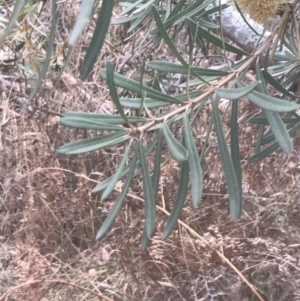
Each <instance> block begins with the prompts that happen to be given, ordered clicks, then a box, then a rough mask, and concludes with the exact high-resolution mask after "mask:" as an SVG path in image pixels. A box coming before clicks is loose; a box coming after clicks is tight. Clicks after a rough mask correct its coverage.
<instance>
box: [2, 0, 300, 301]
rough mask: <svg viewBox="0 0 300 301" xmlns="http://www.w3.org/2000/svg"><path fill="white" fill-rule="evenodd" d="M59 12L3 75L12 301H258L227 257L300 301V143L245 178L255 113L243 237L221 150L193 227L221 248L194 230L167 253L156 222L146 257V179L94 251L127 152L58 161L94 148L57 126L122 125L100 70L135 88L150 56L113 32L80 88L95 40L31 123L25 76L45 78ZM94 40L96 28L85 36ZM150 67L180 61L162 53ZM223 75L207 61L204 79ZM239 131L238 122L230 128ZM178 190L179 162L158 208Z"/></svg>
mask: <svg viewBox="0 0 300 301" xmlns="http://www.w3.org/2000/svg"><path fill="white" fill-rule="evenodd" d="M38 5H42V3H38ZM78 7H79V4H78V2H77V1H64V2H61V3H60V4H59V7H58V14H59V21H58V30H57V35H56V48H55V55H57V58H58V60H57V62H58V64H59V59H61V51H62V49H63V44H64V42H65V41H66V39H67V37H68V34H69V31H70V29H71V28H72V24H74V21H75V18H76V14H77V11H78ZM49 11H50V10H49V8H48V4H46V7H45V9H44V10H43V11H42V13H41V14H40V15H38V10H36V11H35V13H33V14H31V15H30V17H29V16H27V18H25V19H24V21H23V22H22V23H21V24H20V26H19V28H16V29H15V30H14V32H13V33H12V34H11V35H10V36H9V38H8V40H7V42H6V43H5V45H4V47H3V49H2V51H1V57H0V59H1V60H2V62H3V60H4V59H5V58H6V59H7V58H12V56H13V52H14V49H15V48H16V46H17V45H18V44H19V43H20V41H25V35H26V33H27V34H28V33H30V32H31V33H32V34H31V38H30V40H26V46H25V48H24V51H23V52H19V53H17V55H16V58H17V60H16V62H15V63H14V64H13V65H12V66H11V68H9V70H7V71H5V72H2V74H1V75H0V89H1V107H0V114H1V119H0V120H1V125H0V133H1V145H0V147H1V152H0V162H1V174H0V184H1V186H0V191H1V205H0V222H1V224H0V225H1V228H0V273H1V274H0V300H1V301H2V300H11V301H12V300H15V301H19V300H23V301H27V300H28V301H29V300H30V301H32V300H43V301H46V300H74V301H77V300H97V299H99V298H100V299H101V298H103V300H128V301H134V300H137V301H138V300H139V301H140V300H162V301H163V300H166V301H167V300H168V301H171V300H172V301H175V300H176V301H179V300H186V301H189V300H191V301H196V300H199V301H200V300H203V301H212V300H232V301H233V300H235V301H242V300H245V301H246V300H256V299H255V297H254V296H253V295H252V292H251V291H250V289H249V288H248V287H247V286H246V285H245V284H244V283H243V282H242V281H241V279H240V278H239V277H238V276H237V275H236V274H235V272H233V271H232V270H231V268H230V267H228V265H227V264H226V263H225V262H224V261H223V260H221V259H220V257H219V256H217V255H216V252H215V250H218V251H219V252H221V253H222V254H224V256H226V257H227V258H228V259H229V260H230V261H231V262H232V263H233V264H234V265H235V266H236V267H237V268H238V269H239V270H240V272H241V273H243V274H244V275H245V276H246V277H247V279H248V280H249V281H250V282H251V283H252V284H253V285H255V287H256V288H257V290H258V291H259V292H260V294H261V295H262V296H263V297H264V298H265V300H274V301H275V300H276V301H280V300H282V301H283V300H284V301H288V300H291V301H292V300H293V301H297V300H300V277H299V275H300V273H299V271H300V244H299V241H300V231H299V226H300V219H299V216H300V197H299V191H300V184H299V183H300V171H299V167H300V162H299V158H300V141H299V139H295V141H294V142H295V151H294V153H293V154H292V155H291V156H286V155H284V154H282V153H280V152H278V153H275V154H273V155H272V156H270V157H269V158H267V159H265V160H264V161H262V162H259V163H255V164H247V162H246V159H247V158H248V157H249V154H250V152H251V149H250V147H249V144H250V142H252V141H253V140H254V137H255V134H256V129H255V128H254V127H253V126H250V125H249V124H248V123H247V120H248V119H249V117H250V116H251V115H252V114H253V112H255V110H256V108H255V107H253V106H252V105H251V104H249V103H248V102H247V101H246V100H245V101H244V107H243V111H240V112H239V114H240V119H239V122H240V125H241V133H240V141H241V153H242V156H243V157H242V159H243V187H244V214H243V217H242V218H241V219H240V220H239V222H236V223H235V222H233V221H231V220H230V219H229V214H228V199H227V195H226V186H225V183H224V180H223V179H222V169H221V166H220V161H219V155H218V149H217V147H216V146H215V145H212V148H211V151H210V152H209V153H208V154H207V156H206V158H205V162H204V164H203V168H204V170H205V194H204V199H203V201H202V203H201V205H200V207H199V209H197V210H193V209H192V208H191V206H190V202H189V200H187V202H186V206H185V208H184V211H183V214H182V216H181V220H182V221H183V222H184V223H185V224H187V225H189V227H191V228H193V229H194V230H195V231H197V232H198V233H199V234H200V235H201V236H203V237H204V238H205V239H206V240H208V241H209V243H210V244H211V246H212V248H208V247H207V246H205V245H204V244H203V243H202V242H201V241H200V240H199V239H197V238H195V237H193V236H192V235H191V234H189V232H188V231H187V230H186V228H185V227H182V226H180V227H179V228H178V230H177V231H175V232H174V234H173V235H172V236H171V238H170V239H168V240H167V241H165V242H163V241H162V240H161V233H162V229H163V225H164V223H165V221H166V215H165V214H164V213H163V212H162V211H158V222H157V228H156V232H155V235H154V237H153V241H152V244H151V246H150V248H149V250H148V252H142V251H141V250H140V241H141V234H142V222H143V220H142V216H143V204H142V199H141V198H142V193H143V192H142V190H141V183H140V179H139V178H138V177H137V178H136V180H135V181H134V183H133V185H132V187H131V191H130V195H129V196H128V198H127V202H126V206H124V208H123V210H122V212H121V215H120V216H119V217H118V219H117V221H116V224H115V227H114V229H113V230H112V231H111V232H110V233H109V234H108V235H107V236H106V237H105V239H103V240H102V241H101V242H95V240H94V239H95V233H96V232H97V230H98V229H99V226H100V224H101V222H102V221H103V220H104V218H105V217H106V216H107V213H108V212H109V210H110V208H111V206H112V204H113V202H114V199H115V196H116V195H117V193H118V192H117V191H116V192H115V193H114V194H113V195H112V196H111V197H110V199H109V200H108V201H106V202H104V203H100V202H99V200H98V197H97V195H91V193H90V192H91V189H92V188H93V187H94V185H95V182H98V181H101V180H103V179H105V178H106V177H108V176H110V175H111V174H112V171H113V170H115V168H116V167H117V164H118V162H120V160H121V158H122V153H123V151H124V149H123V146H119V148H114V149H107V150H106V151H101V152H100V151H99V152H95V153H92V154H88V155H83V156H69V157H67V156H62V155H58V154H57V153H56V151H55V150H56V149H57V148H58V147H59V146H60V145H62V144H64V143H66V142H69V141H72V140H75V139H78V138H80V137H87V136H90V135H94V133H90V132H88V133H87V132H84V131H79V130H69V129H66V128H64V127H62V126H59V117H60V116H61V114H63V113H64V112H65V111H70V110H82V111H92V112H105V113H114V108H113V106H112V103H111V101H110V98H109V92H108V89H107V87H106V84H105V83H104V82H103V81H101V80H100V78H99V76H98V74H99V70H98V69H97V68H99V69H100V68H101V67H103V64H104V63H105V61H106V60H108V59H110V60H113V61H114V63H115V64H116V66H117V69H118V70H119V71H121V72H123V73H126V74H128V75H130V76H135V74H136V72H137V67H136V65H135V64H136V63H138V62H139V60H140V58H141V56H142V52H144V53H145V49H140V48H139V49H138V50H137V51H136V52H135V55H134V56H132V49H134V45H133V42H132V41H128V42H126V43H121V42H120V41H121V39H122V38H123V37H124V35H126V29H125V28H123V27H112V29H111V36H110V41H109V42H108V43H107V44H106V47H105V49H104V51H103V53H102V55H101V58H99V63H98V64H97V67H96V70H95V72H94V73H93V74H92V75H91V76H90V78H89V80H88V81H87V82H80V81H79V80H78V77H77V75H78V71H79V66H80V63H81V60H82V57H83V53H84V51H85V48H86V47H85V46H86V45H87V43H88V42H87V40H86V37H87V36H88V35H86V37H85V38H82V39H81V41H80V42H79V45H78V47H77V48H76V50H75V53H74V55H73V58H72V61H71V63H70V65H69V66H68V68H67V70H66V72H65V74H64V76H63V78H62V80H61V82H60V84H59V86H58V88H57V89H56V91H55V93H54V95H52V96H49V93H48V92H49V86H51V83H52V82H53V81H54V79H55V76H56V73H55V70H54V69H52V70H51V71H50V72H49V75H48V78H47V81H46V82H45V83H44V86H43V87H42V89H41V91H40V93H39V96H38V97H37V98H36V99H35V100H34V102H33V103H32V104H30V105H29V107H28V109H27V110H25V111H23V105H24V101H25V99H26V96H27V95H28V92H30V85H32V83H33V81H34V76H33V75H30V74H25V72H23V70H22V68H21V67H20V66H22V65H23V66H25V65H26V66H27V70H29V69H30V68H31V69H32V70H33V71H34V70H35V71H38V70H37V69H38V68H39V66H38V65H37V62H36V57H38V56H39V55H40V56H43V55H44V50H43V44H44V42H45V37H46V36H47V31H48V28H47V26H46V24H47V22H48V20H49ZM26 20H27V21H26ZM33 25H34V26H33ZM26 26H28V27H26ZM93 26H94V24H93V22H91V24H90V25H89V28H88V29H87V31H89V30H90V29H91V28H92V27H93ZM22 28H23V30H22ZM26 28H27V29H26ZM135 43H137V41H136V42H135ZM181 47H182V41H181ZM149 51H150V50H149ZM152 55H153V56H157V57H159V56H163V55H164V56H168V55H169V54H168V52H167V51H166V50H165V49H162V50H161V51H160V52H158V53H154V52H153V53H152ZM170 60H172V58H171V57H170ZM214 63H215V62H214V61H207V60H205V59H204V58H200V59H199V64H202V65H207V64H214ZM28 66H30V67H28ZM36 68H37V69H36ZM225 107H226V102H224V106H221V108H220V110H221V111H222V110H223V111H225V109H223V108H225ZM210 114H211V108H210V107H209V105H207V106H206V107H205V108H204V109H203V113H201V114H200V115H199V117H198V118H197V120H196V122H195V124H194V129H193V131H194V134H195V137H196V139H197V141H198V142H199V143H198V145H199V151H200V149H201V143H202V142H203V139H204V138H205V135H206V127H207V122H208V116H210ZM228 120H229V116H227V115H226V118H225V124H226V123H228V122H227V121H228ZM228 124H229V123H228ZM227 130H229V128H227ZM177 134H178V135H180V129H179V130H178V133H177ZM165 156H166V157H167V154H165ZM177 182H178V169H177V166H176V164H175V163H174V162H172V161H169V162H168V163H167V164H166V165H165V166H164V167H163V170H162V181H161V188H160V194H159V202H158V205H159V206H161V207H163V208H165V209H167V210H169V209H170V208H171V206H172V201H173V200H174V191H176V190H175V189H174V187H176V186H177ZM102 294H103V295H102ZM1 296H2V297H1ZM101 296H102V297H101ZM104 296H106V298H105V297H104Z"/></svg>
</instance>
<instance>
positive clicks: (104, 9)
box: [80, 0, 115, 80]
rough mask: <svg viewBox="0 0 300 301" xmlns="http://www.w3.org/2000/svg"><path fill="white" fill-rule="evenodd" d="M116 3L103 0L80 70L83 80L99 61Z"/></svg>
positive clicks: (110, 0)
mask: <svg viewBox="0 0 300 301" xmlns="http://www.w3.org/2000/svg"><path fill="white" fill-rule="evenodd" d="M114 5H115V1H113V0H102V6H101V9H100V11H99V15H98V20H97V23H96V28H95V31H94V34H93V37H92V41H91V43H90V45H89V48H88V50H87V53H86V55H85V58H84V60H83V63H82V69H81V72H80V77H81V79H82V80H85V79H86V78H87V77H88V75H89V74H90V73H91V71H92V70H93V67H94V64H95V63H96V61H97V58H98V55H99V53H100V51H101V49H102V46H103V44H104V41H105V37H106V34H107V31H108V28H109V25H110V19H111V16H112V10H113V7H114Z"/></svg>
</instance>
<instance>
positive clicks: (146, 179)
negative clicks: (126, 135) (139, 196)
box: [139, 139, 156, 238]
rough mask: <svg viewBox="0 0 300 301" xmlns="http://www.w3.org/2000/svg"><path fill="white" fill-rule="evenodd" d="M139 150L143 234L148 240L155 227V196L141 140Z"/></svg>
mask: <svg viewBox="0 0 300 301" xmlns="http://www.w3.org/2000/svg"><path fill="white" fill-rule="evenodd" d="M139 150H140V166H141V169H142V175H143V191H144V200H145V226H144V227H145V232H146V234H147V235H148V237H149V238H150V237H151V235H152V233H153V231H154V227H155V209H156V208H155V204H156V201H155V196H154V191H153V186H152V183H151V178H150V174H149V170H148V166H147V161H146V155H145V150H144V147H143V144H142V139H140V143H139Z"/></svg>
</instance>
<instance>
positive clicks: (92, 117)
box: [62, 111, 148, 124]
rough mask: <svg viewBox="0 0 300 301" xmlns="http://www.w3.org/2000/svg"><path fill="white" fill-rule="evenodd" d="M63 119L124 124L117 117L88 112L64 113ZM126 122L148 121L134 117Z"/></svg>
mask: <svg viewBox="0 0 300 301" xmlns="http://www.w3.org/2000/svg"><path fill="white" fill-rule="evenodd" d="M62 118H63V119H70V120H72V119H73V118H74V120H77V119H82V120H85V121H86V122H88V121H94V122H100V123H108V124H124V119H123V118H122V117H121V116H118V115H109V114H99V113H89V112H80V111H78V112H66V113H65V114H64V116H63V117H62ZM127 119H128V121H129V122H130V123H138V122H146V121H148V119H146V118H143V117H136V116H128V117H127Z"/></svg>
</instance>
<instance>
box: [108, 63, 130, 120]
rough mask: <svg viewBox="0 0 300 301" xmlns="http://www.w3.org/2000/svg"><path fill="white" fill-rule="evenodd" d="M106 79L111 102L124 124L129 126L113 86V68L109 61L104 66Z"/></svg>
mask: <svg viewBox="0 0 300 301" xmlns="http://www.w3.org/2000/svg"><path fill="white" fill-rule="evenodd" d="M106 78H107V80H106V81H107V83H108V86H109V90H110V95H111V97H112V100H113V102H114V104H115V106H116V107H117V109H118V112H119V113H120V115H121V116H122V118H123V119H124V121H125V123H126V124H128V125H129V120H128V119H127V117H126V115H125V113H124V111H123V108H122V106H121V104H120V101H119V97H118V93H117V89H116V85H115V80H114V66H113V64H112V62H109V61H108V62H107V64H106Z"/></svg>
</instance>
